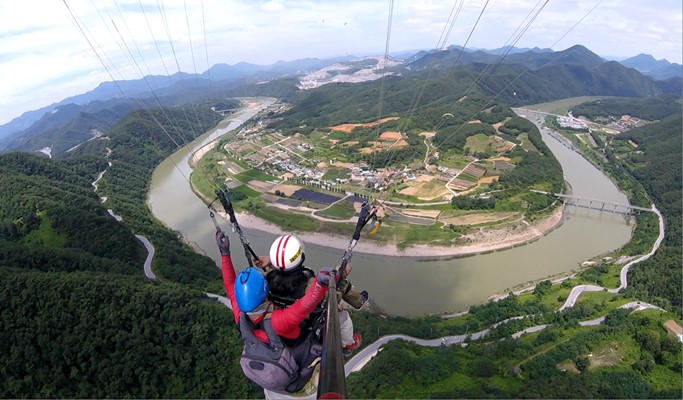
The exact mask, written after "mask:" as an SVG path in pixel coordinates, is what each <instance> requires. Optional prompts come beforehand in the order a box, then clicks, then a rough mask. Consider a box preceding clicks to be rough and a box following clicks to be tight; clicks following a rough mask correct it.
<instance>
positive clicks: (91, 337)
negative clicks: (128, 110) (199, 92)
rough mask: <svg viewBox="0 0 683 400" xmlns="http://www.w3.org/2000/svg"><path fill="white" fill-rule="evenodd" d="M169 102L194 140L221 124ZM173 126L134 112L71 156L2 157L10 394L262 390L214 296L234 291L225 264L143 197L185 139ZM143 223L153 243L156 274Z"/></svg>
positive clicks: (198, 394)
mask: <svg viewBox="0 0 683 400" xmlns="http://www.w3.org/2000/svg"><path fill="white" fill-rule="evenodd" d="M167 111H168V114H167V115H168V116H170V118H169V119H168V120H167V119H161V116H160V115H156V117H157V118H159V119H158V120H160V121H165V122H163V123H164V124H168V125H167V126H164V127H163V128H164V129H166V130H167V131H170V132H173V129H171V126H169V125H170V121H175V122H174V123H175V127H176V128H179V134H183V135H184V137H185V138H186V139H191V138H192V137H193V133H192V132H203V130H201V129H205V128H206V126H202V125H203V124H205V123H213V122H212V121H208V120H206V121H198V124H197V125H195V126H186V125H183V123H182V121H184V118H183V117H182V111H181V110H178V109H176V110H167ZM205 111H206V110H205ZM152 112H153V113H161V111H159V110H155V111H152ZM199 114H200V115H201V113H199ZM205 115H207V116H209V115H212V114H211V113H209V112H207V113H205ZM172 135H175V133H174V134H171V135H169V136H166V135H165V134H164V133H163V129H162V128H161V127H159V126H158V125H157V124H156V123H153V119H152V118H151V117H150V116H149V115H146V113H132V114H129V115H128V116H126V117H124V118H123V119H122V120H121V121H120V122H119V123H118V124H117V125H116V126H115V127H114V128H113V129H112V130H111V131H110V132H108V133H107V135H106V137H102V138H100V139H97V140H93V141H90V142H88V143H87V144H84V145H83V146H81V147H79V149H77V150H76V151H74V152H73V154H72V155H71V156H70V157H69V158H65V159H46V158H44V157H38V156H34V155H30V154H25V153H10V154H5V155H1V156H0V187H1V188H2V190H1V191H0V398H21V397H32V398H104V397H112V398H131V397H133V398H247V397H252V396H254V395H258V392H254V390H255V388H254V386H252V385H251V384H250V383H249V381H248V380H247V379H246V378H245V377H244V375H243V374H242V373H241V370H240V367H239V362H238V360H239V353H240V351H241V348H242V346H241V340H240V339H239V337H238V331H237V330H236V329H235V326H234V324H233V323H232V322H231V315H230V313H229V312H228V311H227V310H226V309H225V307H224V306H222V305H220V304H219V303H217V302H215V301H214V300H210V299H208V298H207V297H206V295H205V292H206V291H211V292H214V293H218V294H222V293H224V289H223V288H222V284H221V281H220V272H219V270H218V269H217V268H216V266H215V264H214V263H213V261H212V260H210V259H209V258H207V257H204V256H200V255H197V254H196V253H194V252H193V251H192V250H191V249H190V248H189V247H188V246H187V245H185V244H183V243H182V242H181V240H180V239H179V238H178V237H177V234H176V233H174V232H171V231H169V230H168V229H167V228H165V227H164V226H162V225H161V224H160V223H159V222H158V221H156V220H155V219H154V217H153V216H152V215H151V212H150V211H149V210H148V209H147V206H146V204H145V197H146V192H147V188H148V182H149V179H150V178H151V173H152V171H153V168H154V166H155V165H157V164H158V162H160V160H161V159H163V158H164V157H166V156H167V155H168V154H170V152H171V151H173V150H175V149H176V147H175V144H174V143H173V141H174V140H177V141H180V142H181V143H182V141H181V139H180V138H179V137H173V136H172ZM109 163H111V165H109ZM105 170H106V173H105V174H104V175H103V177H102V179H101V180H100V181H98V186H99V188H98V191H97V193H95V191H94V188H93V186H92V182H93V181H95V180H96V178H97V177H98V176H99V174H100V173H101V172H102V171H105ZM99 196H107V197H108V199H107V200H106V202H105V203H104V204H101V203H100V198H99ZM107 208H112V209H113V210H114V211H115V212H116V214H118V215H121V216H122V217H123V222H117V221H116V220H115V219H114V218H112V217H111V216H110V215H109V213H108V212H107ZM134 234H142V235H145V236H146V237H147V238H149V240H150V241H151V242H152V244H153V245H154V246H155V247H156V252H157V253H156V256H155V261H154V264H153V269H154V272H155V274H156V275H157V278H158V281H150V280H149V279H147V278H146V277H145V276H144V273H143V262H144V260H145V257H146V255H147V252H146V250H145V248H144V247H143V246H142V244H141V243H140V242H139V241H138V240H137V239H136V238H135V236H134ZM207 234H212V232H208V233H207ZM179 282H180V283H179ZM181 283H182V284H181Z"/></svg>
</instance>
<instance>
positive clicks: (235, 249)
mask: <svg viewBox="0 0 683 400" xmlns="http://www.w3.org/2000/svg"><path fill="white" fill-rule="evenodd" d="M260 100H261V101H262V102H263V103H262V106H261V107H266V106H267V105H269V104H272V103H273V102H274V101H275V99H260ZM257 112H258V110H248V111H244V112H241V113H239V114H236V115H234V116H233V117H231V119H229V120H225V121H223V122H221V123H220V124H219V125H218V126H217V127H216V128H215V129H212V130H210V131H208V132H207V133H205V134H204V135H202V136H201V137H199V138H197V139H196V140H195V141H193V142H192V143H190V144H188V145H187V146H185V147H184V148H182V149H181V150H178V151H177V152H176V153H174V154H172V155H171V156H170V157H169V158H167V159H166V160H165V161H164V162H162V163H161V164H160V165H159V166H158V167H157V169H156V170H155V172H154V175H153V177H152V183H151V189H150V194H149V198H148V205H149V207H150V208H151V210H152V212H153V213H154V215H155V216H156V218H158V219H159V220H160V221H162V222H163V223H164V224H166V225H167V226H168V227H170V228H171V229H173V230H176V231H178V232H180V233H181V234H182V235H183V236H184V237H185V238H186V239H187V240H188V241H190V242H192V243H194V244H196V246H197V247H199V248H200V249H202V250H203V252H204V254H206V255H208V256H210V257H212V258H213V259H214V260H215V261H216V263H217V265H220V257H219V253H218V249H217V248H216V243H215V239H214V232H215V228H214V226H213V224H212V222H211V219H210V218H209V212H208V209H207V207H206V206H205V205H204V203H203V202H202V201H201V200H200V199H199V198H198V197H197V196H196V195H195V194H194V193H193V192H192V190H191V189H190V184H189V181H188V178H189V176H190V174H191V172H192V169H191V168H190V167H189V163H188V160H189V158H190V156H191V155H192V154H193V153H194V152H195V151H196V150H197V149H199V148H200V147H202V146H204V145H205V144H207V143H210V142H211V141H213V140H215V139H216V138H218V137H219V136H221V135H222V134H224V133H226V132H229V131H231V130H233V129H235V128H237V127H239V125H241V124H242V123H243V122H244V121H246V120H247V119H249V118H251V117H253V116H254V115H256V113H257ZM528 117H530V116H528ZM531 119H532V121H533V118H531ZM541 135H542V137H543V140H544V142H545V143H546V144H547V145H548V147H549V148H550V149H551V150H552V152H553V153H554V154H555V157H556V158H557V159H558V160H559V162H560V164H561V165H562V169H563V171H564V179H565V180H566V181H567V182H568V183H569V185H570V186H571V188H572V193H573V194H575V195H577V196H583V197H589V198H594V199H600V200H607V201H612V202H618V203H623V204H627V203H628V201H627V199H626V196H625V195H624V194H623V193H621V192H619V190H618V188H617V187H616V186H615V185H614V184H613V183H612V182H611V181H610V180H609V179H608V178H607V177H606V176H605V175H604V174H603V173H602V172H601V171H600V170H598V169H597V168H595V167H594V166H593V165H592V164H591V163H589V162H588V161H587V160H585V159H584V158H583V157H582V156H581V155H580V154H578V153H576V152H575V151H573V150H571V149H569V148H567V147H565V146H564V145H563V144H562V143H560V142H559V141H558V140H557V139H555V138H554V137H552V136H551V135H549V134H548V133H547V132H546V131H545V130H544V129H543V130H541ZM221 226H222V227H223V228H224V229H225V230H226V231H227V230H229V227H230V226H229V223H228V222H227V221H222V222H221ZM631 228H632V225H630V224H629V223H628V220H627V219H626V218H625V217H624V216H623V215H621V214H614V213H612V212H609V211H605V212H600V211H597V210H590V209H587V208H576V207H573V206H568V207H567V208H566V210H565V213H564V216H563V223H562V225H561V226H560V227H558V228H557V229H555V230H554V231H552V232H551V233H549V234H548V235H546V236H544V237H542V238H541V239H539V240H537V241H535V242H533V243H530V244H528V245H524V246H520V247H516V248H512V249H508V250H501V251H498V252H494V253H489V254H483V255H476V256H470V257H464V258H456V259H451V260H438V261H425V260H421V259H420V258H415V257H410V256H409V254H410V252H409V250H407V251H406V253H404V254H406V256H396V257H388V256H378V255H372V254H364V253H359V252H355V253H354V255H353V259H352V262H351V264H352V265H353V273H352V274H351V275H350V277H349V279H350V280H351V282H353V283H354V285H355V286H357V287H358V288H359V289H360V290H362V289H365V290H367V291H368V292H369V293H370V298H371V299H372V300H373V301H374V302H375V303H376V304H377V305H379V306H380V307H381V308H383V309H384V310H385V311H387V312H388V313H390V314H394V315H405V316H415V315H423V314H436V313H445V312H455V311H460V310H465V309H467V307H469V306H470V305H473V304H480V303H482V302H484V301H486V299H488V298H489V297H490V296H492V295H494V294H496V293H501V292H503V291H505V290H506V289H509V288H512V287H514V286H517V285H520V284H524V283H526V282H530V281H534V280H538V279H542V278H544V277H548V276H551V275H557V274H562V273H570V272H571V271H573V270H576V269H577V268H579V265H580V264H581V263H582V262H584V261H586V260H588V259H590V258H593V257H596V256H599V255H602V254H605V253H608V252H610V251H612V250H615V249H617V248H619V247H621V246H623V245H624V244H625V243H627V242H628V241H629V240H630V238H631ZM435 229H436V228H435ZM244 231H245V234H246V236H247V238H248V240H249V241H250V242H251V245H252V248H253V249H254V250H255V251H256V253H257V254H264V255H267V254H268V251H269V249H270V245H271V243H272V241H273V240H274V239H275V237H276V236H275V235H273V234H270V233H268V232H263V231H260V230H256V229H244ZM351 233H352V232H349V238H350V235H351ZM230 239H231V244H232V254H233V260H234V262H235V265H236V267H237V268H240V265H241V264H243V265H244V266H246V265H247V264H246V259H245V257H244V254H243V251H242V246H241V244H240V243H239V239H238V237H237V235H236V234H232V233H231V234H230ZM361 240H362V239H361ZM342 254H343V250H340V249H333V248H326V247H323V246H316V245H312V244H307V245H306V265H308V266H309V267H311V268H312V269H313V270H315V271H317V270H318V269H320V268H321V267H323V266H334V265H337V264H339V262H340V259H341V256H342Z"/></svg>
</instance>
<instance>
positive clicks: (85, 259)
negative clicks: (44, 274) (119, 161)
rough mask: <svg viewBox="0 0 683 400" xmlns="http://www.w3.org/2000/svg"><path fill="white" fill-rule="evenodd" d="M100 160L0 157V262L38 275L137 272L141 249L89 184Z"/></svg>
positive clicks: (102, 163) (103, 163)
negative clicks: (39, 272)
mask: <svg viewBox="0 0 683 400" xmlns="http://www.w3.org/2000/svg"><path fill="white" fill-rule="evenodd" d="M106 166H107V162H106V160H104V158H101V157H100V158H96V157H83V158H81V159H73V160H62V161H51V160H47V159H45V158H41V157H38V156H33V155H29V154H26V153H11V154H7V155H4V156H0V186H1V187H2V191H1V192H0V262H1V263H2V265H3V266H5V267H16V268H24V269H39V270H43V271H73V270H89V271H104V272H107V271H109V272H117V273H124V274H140V268H139V265H140V264H141V263H142V262H143V261H144V259H145V254H144V253H145V251H144V247H142V245H141V244H140V242H138V241H137V240H136V239H135V237H134V236H133V235H132V234H131V233H130V231H129V230H128V229H127V228H126V227H124V226H123V225H121V224H118V223H117V222H116V221H115V220H114V219H113V218H111V217H110V216H109V215H108V214H107V211H106V209H105V208H104V207H103V206H102V205H101V204H100V202H99V198H98V196H97V195H96V194H95V192H94V191H93V189H92V187H91V185H90V182H92V181H94V180H95V179H96V177H97V174H98V172H99V171H98V170H104V169H105V168H106Z"/></svg>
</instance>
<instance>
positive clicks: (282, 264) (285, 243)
mask: <svg viewBox="0 0 683 400" xmlns="http://www.w3.org/2000/svg"><path fill="white" fill-rule="evenodd" d="M303 262H304V244H303V242H302V241H301V240H299V238H298V237H296V236H294V235H284V236H280V237H278V238H277V239H275V241H274V242H273V245H272V246H270V263H271V264H272V265H273V267H275V268H276V269H278V270H280V271H292V270H295V269H297V268H298V267H300V266H301V265H303Z"/></svg>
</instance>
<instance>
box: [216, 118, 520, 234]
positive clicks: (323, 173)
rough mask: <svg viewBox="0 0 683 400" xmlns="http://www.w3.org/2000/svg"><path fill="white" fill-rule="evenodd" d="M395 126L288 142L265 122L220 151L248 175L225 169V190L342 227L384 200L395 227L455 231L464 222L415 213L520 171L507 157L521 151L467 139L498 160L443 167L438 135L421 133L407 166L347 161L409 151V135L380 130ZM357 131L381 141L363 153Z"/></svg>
mask: <svg viewBox="0 0 683 400" xmlns="http://www.w3.org/2000/svg"><path fill="white" fill-rule="evenodd" d="M282 107H284V106H282V105H279V106H278V105H273V108H272V109H271V110H270V111H273V112H280V111H282ZM395 120H398V117H387V118H383V119H380V120H377V121H374V122H370V123H365V124H351V123H348V124H342V125H336V126H330V127H326V128H325V129H320V130H318V131H316V132H314V133H312V134H309V135H307V136H304V135H302V134H301V133H295V134H293V135H289V136H286V135H284V134H283V133H282V132H280V131H277V130H273V129H269V128H267V125H268V121H267V120H261V121H260V122H257V123H256V124H255V125H251V126H249V127H245V128H243V129H242V130H241V131H240V132H238V133H237V136H236V137H235V139H234V140H232V141H230V142H229V143H227V144H225V145H224V148H223V150H224V151H226V152H227V153H228V155H230V156H231V157H232V158H234V159H236V160H238V161H240V162H241V163H242V165H245V164H246V166H248V167H249V168H251V170H249V171H247V170H246V169H245V168H243V167H240V166H239V165H238V163H236V162H235V163H233V162H226V163H224V165H223V168H224V169H225V172H226V175H227V176H228V180H227V182H226V184H227V185H228V187H229V188H235V187H238V186H240V185H246V186H247V187H248V188H249V189H251V190H253V191H255V192H258V193H259V194H260V195H259V197H260V198H261V199H262V200H263V201H265V202H267V203H268V204H270V205H273V206H276V207H279V208H285V209H296V210H298V211H304V210H312V211H315V210H321V211H320V212H317V213H315V215H319V216H320V215H322V216H326V217H330V218H332V219H339V220H346V219H348V218H351V217H352V216H353V212H354V210H357V209H358V207H359V206H360V204H362V203H363V202H365V201H368V200H369V199H372V198H376V197H377V196H378V195H379V194H380V193H383V195H382V196H383V202H384V203H385V204H388V205H392V206H393V207H394V210H393V211H395V214H394V215H393V219H397V220H401V221H403V222H408V223H414V224H419V225H432V224H434V223H436V222H437V221H442V222H444V221H446V220H448V221H450V223H453V222H455V223H458V222H459V219H454V218H453V215H451V213H450V212H446V211H443V210H427V209H420V210H416V209H414V207H416V206H418V207H419V206H425V207H427V208H428V207H429V206H437V205H448V204H449V203H450V201H451V199H452V198H453V197H455V196H461V195H473V196H479V197H482V198H486V197H487V194H486V193H487V189H488V187H489V186H490V185H491V184H492V183H494V182H496V181H497V180H498V178H499V176H500V174H501V173H503V172H504V171H506V170H510V169H513V168H515V164H514V163H513V162H512V160H510V159H509V158H507V157H505V153H506V152H508V151H510V150H511V149H514V148H515V147H516V146H517V144H515V143H512V142H510V141H508V140H506V139H503V138H502V137H500V136H497V135H486V134H483V133H482V134H477V135H474V136H473V137H470V138H468V147H469V148H471V149H472V151H474V152H477V154H483V153H484V152H485V151H488V152H489V153H490V154H492V155H493V156H491V157H489V158H486V159H478V158H476V157H474V156H473V155H470V156H465V155H460V156H458V157H457V159H452V158H453V157H452V156H451V159H449V160H445V159H440V157H441V156H442V154H440V152H439V150H438V149H437V148H436V147H435V146H434V145H433V144H432V143H431V138H432V137H433V136H434V135H435V133H434V132H421V133H418V134H415V135H417V137H418V138H419V143H420V145H419V147H418V148H415V151H414V155H413V156H412V160H411V161H409V162H407V163H399V164H392V165H389V166H383V167H378V168H374V169H373V168H372V167H371V165H370V164H369V163H368V162H366V161H364V160H363V159H360V158H356V159H355V160H354V161H353V162H351V161H350V160H352V159H354V157H349V154H350V153H351V152H355V154H365V155H368V156H372V157H385V158H386V157H387V154H391V153H390V152H391V151H393V150H396V149H404V148H407V147H408V146H410V145H409V143H408V135H407V134H405V133H401V132H398V131H396V130H390V129H386V130H383V129H382V124H385V123H387V122H390V121H395ZM357 127H365V128H368V127H369V128H373V129H374V128H376V127H379V130H378V134H377V137H376V140H368V141H366V142H363V145H361V144H360V143H359V141H358V140H355V139H356V138H354V129H355V128H357ZM413 134H414V133H413ZM339 138H341V139H339ZM361 146H363V147H361ZM254 171H258V172H254ZM252 178H253V179H252ZM342 200H347V201H348V202H350V203H352V204H353V207H349V206H342V205H343V204H344V203H345V202H342ZM333 206H334V207H333ZM404 206H405V207H409V208H408V209H406V208H404ZM334 208H345V209H347V212H341V211H340V210H337V212H335V211H334V210H333V209H334ZM449 208H450V207H449ZM327 209H331V210H330V212H326V211H327ZM508 217H509V215H507V214H506V215H505V216H502V217H501V216H500V215H495V216H492V215H489V216H488V217H485V216H484V215H482V216H481V218H478V219H477V218H469V219H467V218H465V217H461V219H463V221H465V220H467V222H466V224H477V223H481V221H479V220H480V219H481V220H482V221H484V222H487V223H488V222H491V221H495V220H498V219H505V218H508Z"/></svg>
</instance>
